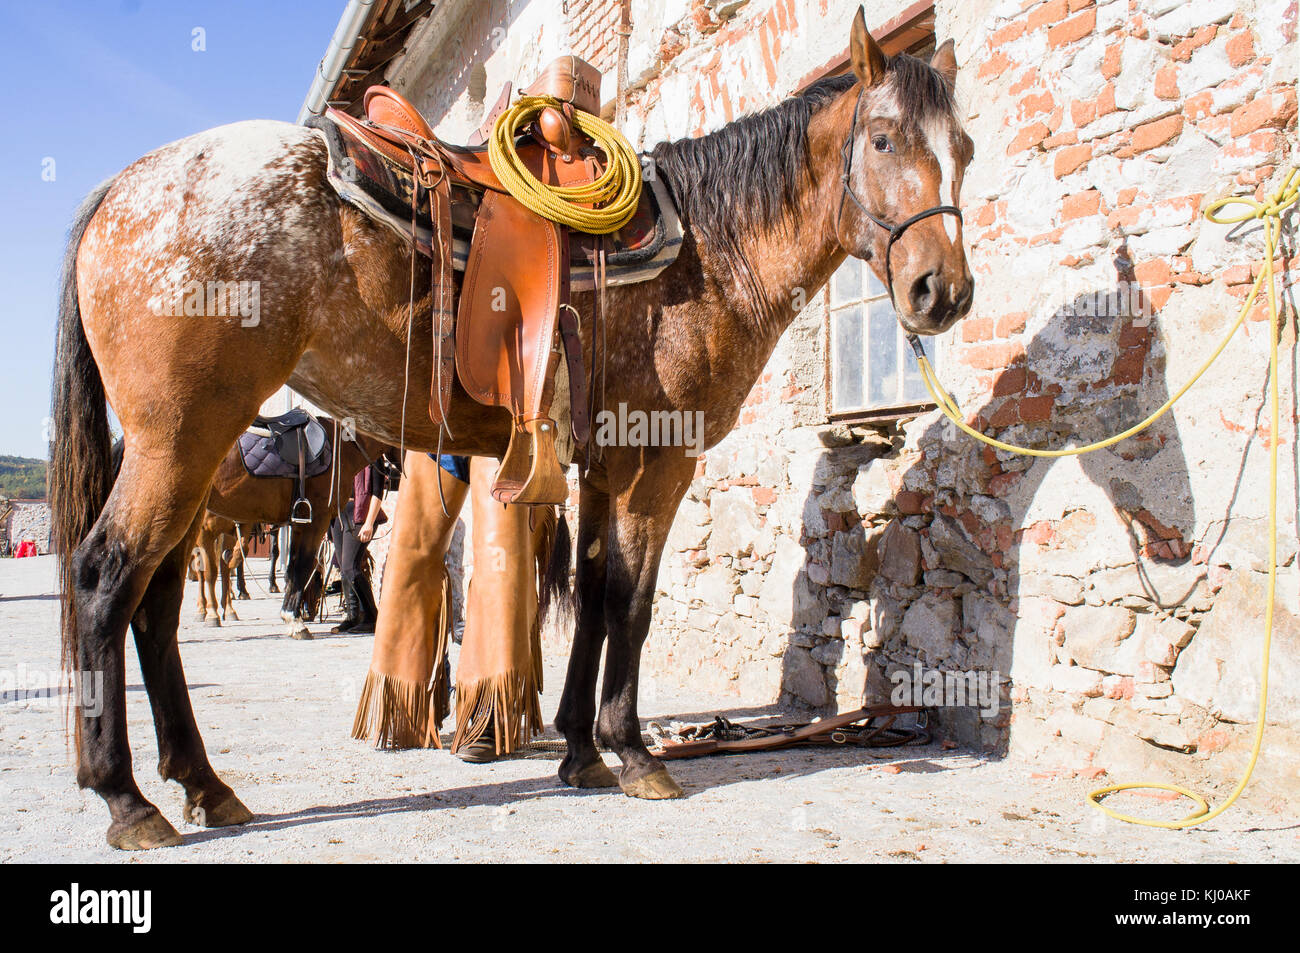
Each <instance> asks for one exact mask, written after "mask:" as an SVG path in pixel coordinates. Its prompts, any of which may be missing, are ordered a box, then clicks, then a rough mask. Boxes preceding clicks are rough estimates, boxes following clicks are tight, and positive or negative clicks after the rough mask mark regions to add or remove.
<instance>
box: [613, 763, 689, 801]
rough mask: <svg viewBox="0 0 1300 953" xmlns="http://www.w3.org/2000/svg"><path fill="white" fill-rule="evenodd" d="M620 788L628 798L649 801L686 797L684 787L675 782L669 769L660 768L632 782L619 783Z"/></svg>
mask: <svg viewBox="0 0 1300 953" xmlns="http://www.w3.org/2000/svg"><path fill="white" fill-rule="evenodd" d="M619 786H620V787H621V788H622V789H623V793H624V794H626V795H627V796H628V797H639V798H644V799H645V800H647V801H666V800H671V799H672V798H679V797H685V796H686V792H685V791H683V790H682V786H681V785H680V784H678V783H677V782H676V781H674V780H673V776H672V775H671V774H669V773H668V769H667V768H659V769H658V770H657V771H652V772H651V773H650V774H646V775H642V776H641V777H639V778H634V779H632V780H630V781H619Z"/></svg>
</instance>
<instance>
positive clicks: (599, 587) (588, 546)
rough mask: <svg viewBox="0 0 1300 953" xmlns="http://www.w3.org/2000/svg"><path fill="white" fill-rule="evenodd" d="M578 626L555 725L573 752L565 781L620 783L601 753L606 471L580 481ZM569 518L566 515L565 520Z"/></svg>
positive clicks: (580, 784) (568, 755)
mask: <svg viewBox="0 0 1300 953" xmlns="http://www.w3.org/2000/svg"><path fill="white" fill-rule="evenodd" d="M578 500H579V502H578V534H577V535H578V540H577V553H578V565H577V580H576V586H575V588H576V598H577V620H576V622H577V624H576V629H575V631H574V636H573V648H572V650H571V651H570V652H569V669H568V673H567V675H566V676H565V679H564V692H563V694H562V695H561V697H560V707H559V710H558V711H557V713H556V715H555V727H556V728H557V729H558V730H559V731H561V732H563V733H564V737H565V740H566V742H567V743H568V752H567V753H566V754H565V756H564V760H563V761H562V762H561V763H560V772H559V773H560V780H562V781H563V782H564V783H565V784H567V785H569V786H570V787H575V788H606V787H613V786H614V785H616V784H618V779H617V778H616V777H614V773H613V772H612V771H610V770H609V768H608V767H606V766H605V762H604V761H602V760H601V758H600V754H599V753H598V752H597V751H596V741H595V738H594V737H593V731H594V729H595V723H596V675H597V673H598V671H599V669H600V649H601V646H602V645H603V644H604V642H605V566H606V561H605V556H606V547H605V543H606V537H607V536H608V534H609V494H608V493H607V492H606V491H605V483H604V474H603V473H600V472H598V471H596V470H592V471H591V472H589V473H588V475H587V476H585V477H583V478H582V479H581V480H580V481H579V484H578ZM562 518H563V517H561V519H562Z"/></svg>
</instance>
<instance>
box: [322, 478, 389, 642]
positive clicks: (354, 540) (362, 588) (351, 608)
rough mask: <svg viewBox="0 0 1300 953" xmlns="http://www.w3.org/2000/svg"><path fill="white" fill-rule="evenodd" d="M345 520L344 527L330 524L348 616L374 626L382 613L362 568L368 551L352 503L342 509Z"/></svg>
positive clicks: (334, 523)
mask: <svg viewBox="0 0 1300 953" xmlns="http://www.w3.org/2000/svg"><path fill="white" fill-rule="evenodd" d="M343 519H344V525H340V524H339V521H338V520H337V519H335V520H334V521H333V522H332V523H330V539H331V540H332V541H333V542H334V560H335V562H337V563H338V566H339V572H340V574H341V575H342V576H343V597H344V599H345V600H346V601H347V607H348V616H349V617H350V618H354V619H358V620H361V621H364V622H374V621H375V617H376V616H378V615H379V609H378V608H377V607H376V605H375V594H374V591H373V590H372V589H371V588H370V577H369V576H368V575H367V574H366V573H365V572H363V571H362V568H361V567H362V565H363V564H364V563H365V561H366V553H367V550H368V548H369V547H368V546H367V544H366V543H363V542H361V540H360V539H359V538H358V537H357V525H356V522H355V521H354V519H353V515H352V501H351V500H349V501H348V504H347V506H345V507H344V509H343Z"/></svg>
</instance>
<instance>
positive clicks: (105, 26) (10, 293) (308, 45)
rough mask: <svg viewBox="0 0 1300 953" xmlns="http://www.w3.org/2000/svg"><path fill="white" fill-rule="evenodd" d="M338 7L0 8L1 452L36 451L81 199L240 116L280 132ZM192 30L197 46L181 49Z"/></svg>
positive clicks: (238, 0) (69, 3)
mask: <svg viewBox="0 0 1300 953" xmlns="http://www.w3.org/2000/svg"><path fill="white" fill-rule="evenodd" d="M344 5H345V4H344V2H343V0H293V2H290V0H260V2H252V0H42V2H41V3H38V4H29V3H22V2H15V0H6V2H4V3H0V36H2V37H3V38H4V40H5V53H6V67H7V69H6V72H7V75H8V76H9V77H10V82H11V83H16V85H17V88H16V89H15V90H14V95H13V96H12V98H11V101H10V104H9V110H10V113H9V116H8V119H9V123H8V127H7V129H6V132H5V135H3V136H0V280H3V288H4V293H3V295H0V335H2V338H0V400H2V403H0V408H2V409H0V454H18V455H20V456H26V457H41V458H44V457H46V456H47V448H46V445H45V438H44V436H43V422H44V420H45V418H46V416H47V415H48V413H49V393H50V366H51V361H52V359H53V353H54V320H55V313H56V312H55V307H56V300H57V287H58V275H59V263H60V259H61V257H62V254H63V246H64V241H65V239H66V233H67V226H68V222H69V220H70V219H71V217H72V213H73V212H74V211H75V210H76V208H77V205H78V203H80V201H81V199H82V197H83V196H84V195H85V194H86V193H87V192H88V191H90V190H91V189H92V188H94V186H95V185H96V184H97V183H99V182H100V181H102V180H103V179H105V178H107V177H108V176H110V175H112V174H114V173H115V172H117V171H118V170H120V169H121V168H122V167H123V166H125V165H127V164H129V163H130V162H133V161H134V160H135V159H137V158H139V157H140V156H142V155H144V154H145V153H146V152H149V151H150V150H152V149H154V148H156V147H158V146H160V145H163V144H164V143H167V142H171V141H173V140H175V139H180V138H182V137H184V136H188V135H190V134H191V133H194V132H198V131H200V130H203V129H208V128H211V127H212V126H218V125H221V124H222V123H227V122H234V121H236V120H239V119H255V118H260V119H284V120H288V121H290V122H292V121H293V120H294V119H295V118H296V117H297V115H298V109H299V108H300V107H301V105H302V101H303V98H304V97H305V96H306V95H307V89H308V87H309V86H310V85H311V80H312V76H313V75H314V72H315V69H316V66H317V64H318V63H319V61H320V58H321V56H322V55H323V54H324V52H325V47H326V46H327V45H328V43H329V39H330V36H331V35H332V34H333V32H334V27H335V25H336V24H337V23H338V19H339V16H340V15H341V14H342V12H343V7H344ZM196 29H201V30H202V31H203V33H202V35H201V38H202V45H205V46H206V49H204V50H195V49H194V48H193V47H194V45H195V33H194V31H195V30H196ZM51 159H52V160H53V172H54V178H53V181H46V180H45V178H44V175H48V170H49V168H50V164H49V160H51Z"/></svg>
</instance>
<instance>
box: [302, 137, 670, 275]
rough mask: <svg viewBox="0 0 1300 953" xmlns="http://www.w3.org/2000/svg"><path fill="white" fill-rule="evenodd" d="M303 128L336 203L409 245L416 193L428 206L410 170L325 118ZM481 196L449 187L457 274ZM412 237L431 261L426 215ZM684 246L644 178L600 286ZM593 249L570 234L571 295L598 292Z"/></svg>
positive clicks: (654, 269) (657, 185)
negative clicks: (316, 144)
mask: <svg viewBox="0 0 1300 953" xmlns="http://www.w3.org/2000/svg"><path fill="white" fill-rule="evenodd" d="M307 126H309V127H310V128H312V129H315V130H316V131H317V132H318V133H319V134H320V135H321V138H322V139H324V141H325V144H326V147H327V150H328V155H329V160H328V161H329V168H328V179H329V183H330V185H331V186H332V187H333V188H334V191H335V192H337V193H338V195H339V197H340V198H341V199H343V200H344V201H345V202H347V203H348V204H350V205H352V206H354V207H356V208H357V209H358V210H360V211H361V212H362V213H363V214H365V215H366V216H367V217H368V218H369V219H371V220H372V221H374V222H376V223H378V224H380V225H384V226H386V227H387V228H389V229H390V230H392V231H393V232H394V233H395V234H396V235H397V236H398V237H399V238H401V239H402V241H404V242H406V243H407V244H409V243H410V242H411V234H412V228H411V192H412V190H413V189H414V190H416V202H417V207H418V208H421V209H428V207H429V196H428V191H427V190H426V189H425V188H424V187H423V186H421V185H419V184H418V183H417V182H416V180H415V176H414V175H412V173H411V171H410V170H409V169H407V168H405V167H404V166H403V165H402V164H401V163H398V162H395V161H393V159H392V158H390V157H389V156H387V155H385V154H384V153H382V152H380V151H379V150H377V149H374V148H372V147H371V146H370V145H369V144H367V143H366V142H365V141H364V140H362V139H361V137H360V136H358V135H357V134H356V133H355V132H354V131H353V130H352V129H351V128H349V126H348V125H345V124H343V123H340V122H338V121H336V120H335V119H334V118H332V116H331V114H330V113H326V115H324V116H313V117H312V118H310V119H309V120H307ZM468 151H470V152H478V151H483V152H485V151H486V150H485V149H480V150H468ZM485 191H486V190H485V189H483V188H481V187H473V186H469V185H464V184H460V183H456V182H453V184H452V187H451V224H452V265H453V267H454V269H455V270H456V271H457V272H458V273H462V274H463V273H464V271H465V268H466V264H467V262H468V260H469V252H470V246H471V243H472V241H473V235H474V223H475V221H476V219H477V216H478V210H479V206H480V204H481V203H482V200H483V195H484V192H485ZM414 232H415V244H416V248H417V249H418V250H419V252H420V254H421V255H423V256H425V257H426V258H428V257H431V256H432V254H433V251H432V249H433V230H432V229H431V228H430V227H429V222H428V216H427V214H426V215H421V216H417V219H416V222H415V230H414ZM681 245H682V226H681V220H680V219H679V218H678V216H677V209H676V206H675V205H674V204H673V200H672V197H671V195H670V194H669V192H668V189H667V188H666V187H665V186H664V184H663V183H662V182H661V181H659V180H658V179H655V178H650V177H646V180H645V184H644V185H643V187H642V192H641V202H640V204H639V205H638V206H637V210H636V214H635V215H634V216H633V217H632V220H631V221H630V222H628V223H627V225H625V226H624V227H623V228H621V229H620V230H619V231H617V232H615V233H614V234H613V235H608V236H605V262H606V281H605V283H606V284H607V285H608V286H610V287H617V286H620V285H630V284H636V283H638V282H642V281H651V280H653V279H655V278H657V277H658V276H659V275H660V274H661V273H662V272H663V270H664V269H665V268H667V267H668V266H669V265H671V264H672V263H673V262H674V261H676V260H677V254H678V252H679V251H680V249H681ZM595 249H596V238H595V236H592V235H585V234H583V233H581V232H576V231H575V232H573V234H572V237H571V240H570V243H569V284H570V288H571V290H573V291H575V292H580V291H592V290H594V289H595V287H596V277H595V266H594V264H593V262H594V259H595V254H596V253H595Z"/></svg>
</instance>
